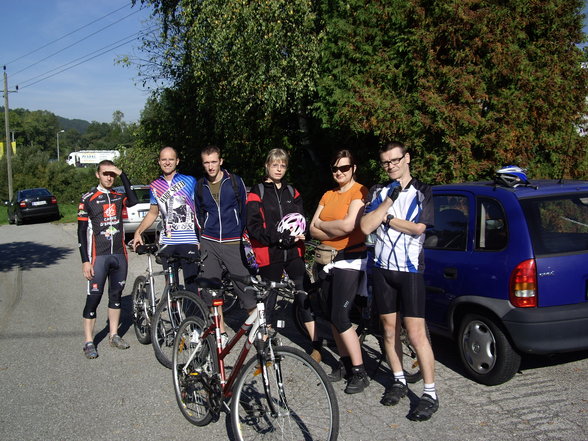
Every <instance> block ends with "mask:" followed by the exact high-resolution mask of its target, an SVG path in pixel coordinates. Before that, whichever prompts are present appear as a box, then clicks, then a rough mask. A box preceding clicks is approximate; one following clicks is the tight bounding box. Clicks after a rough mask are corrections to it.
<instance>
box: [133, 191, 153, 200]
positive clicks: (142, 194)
mask: <svg viewBox="0 0 588 441" xmlns="http://www.w3.org/2000/svg"><path fill="white" fill-rule="evenodd" d="M135 194H136V195H137V199H138V200H139V202H147V203H149V201H150V196H149V189H148V188H137V189H135Z"/></svg>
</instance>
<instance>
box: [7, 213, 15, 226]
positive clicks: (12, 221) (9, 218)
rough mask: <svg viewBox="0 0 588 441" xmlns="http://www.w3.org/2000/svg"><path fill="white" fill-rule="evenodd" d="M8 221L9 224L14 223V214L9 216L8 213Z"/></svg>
mask: <svg viewBox="0 0 588 441" xmlns="http://www.w3.org/2000/svg"><path fill="white" fill-rule="evenodd" d="M8 223H9V224H10V225H12V224H14V216H11V215H10V214H9V215H8Z"/></svg>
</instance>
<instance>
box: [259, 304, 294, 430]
mask: <svg viewBox="0 0 588 441" xmlns="http://www.w3.org/2000/svg"><path fill="white" fill-rule="evenodd" d="M257 313H258V317H259V328H258V330H257V333H256V339H255V343H254V345H255V348H256V349H257V359H258V361H259V365H260V368H261V377H262V381H263V390H264V392H265V398H266V400H267V404H268V407H269V411H270V415H271V416H272V418H276V417H278V416H283V415H281V414H280V412H279V410H278V409H285V410H286V413H290V411H289V409H288V403H287V402H286V394H285V392H284V381H283V377H282V367H281V364H280V361H281V360H280V359H279V358H277V357H276V354H275V353H274V350H273V346H272V344H271V339H269V336H268V333H267V326H266V318H265V305H264V304H263V303H259V304H258V305H257ZM268 362H269V363H268ZM268 364H269V365H271V366H272V368H273V369H274V371H275V374H276V386H277V389H278V397H279V401H278V408H276V406H275V404H274V400H273V399H272V394H271V384H270V379H269V375H268Z"/></svg>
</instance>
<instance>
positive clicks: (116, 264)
mask: <svg viewBox="0 0 588 441" xmlns="http://www.w3.org/2000/svg"><path fill="white" fill-rule="evenodd" d="M117 176H120V178H121V180H122V183H123V186H124V188H125V192H126V193H125V194H126V195H125V194H121V193H117V192H115V191H114V190H112V186H113V184H114V181H115V179H116V177H117ZM96 177H97V178H98V181H99V185H98V186H97V187H95V188H93V189H92V190H90V191H89V192H88V193H86V194H85V195H83V196H82V200H81V202H80V205H79V207H78V242H79V248H80V255H81V257H82V272H83V274H84V277H85V278H86V279H87V280H88V291H87V296H86V306H85V307H84V311H83V314H82V315H83V318H84V337H85V340H84V348H83V349H84V355H85V356H86V357H87V358H96V357H98V352H97V351H96V346H95V345H94V341H93V340H94V326H95V324H96V309H97V308H98V304H99V303H100V299H101V298H102V294H103V292H104V286H105V284H106V279H109V288H108V322H109V329H110V337H109V339H110V344H111V346H114V347H116V348H119V349H127V348H128V347H129V345H128V343H127V342H125V341H124V340H123V339H122V338H121V337H120V336H119V335H118V325H119V321H120V308H121V300H120V299H121V294H122V291H123V288H124V286H125V281H126V278H127V253H126V248H125V243H124V237H125V235H124V230H123V219H122V210H123V208H124V207H132V206H133V205H135V204H136V203H137V202H138V201H137V197H136V195H135V192H134V191H132V190H131V184H130V182H129V180H128V179H127V177H126V175H125V174H124V173H122V171H121V170H120V169H119V168H118V167H116V166H115V165H114V163H113V162H112V161H108V160H105V161H102V162H100V164H98V169H97V171H96Z"/></svg>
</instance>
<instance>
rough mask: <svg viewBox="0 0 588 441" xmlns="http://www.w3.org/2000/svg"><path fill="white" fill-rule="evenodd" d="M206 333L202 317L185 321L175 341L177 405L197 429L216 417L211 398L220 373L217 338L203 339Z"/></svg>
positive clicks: (174, 366) (174, 369)
mask: <svg viewBox="0 0 588 441" xmlns="http://www.w3.org/2000/svg"><path fill="white" fill-rule="evenodd" d="M205 329H206V325H205V323H204V321H202V319H200V318H198V317H188V318H187V319H186V320H184V321H183V322H182V324H181V325H180V327H179V329H178V332H177V335H176V338H175V339H174V347H173V356H172V371H173V374H174V391H175V393H176V401H177V403H178V406H179V408H180V411H181V412H182V415H184V418H186V419H187V420H188V421H190V422H191V423H192V424H194V425H196V426H205V425H207V424H208V423H210V421H211V420H212V418H213V416H214V414H215V413H214V411H213V409H212V402H213V400H214V399H216V397H213V396H211V395H212V394H214V392H213V387H212V379H213V376H214V375H215V374H216V372H217V371H218V368H217V356H216V349H215V348H216V347H215V341H214V336H213V335H209V336H208V337H207V338H205V339H202V337H201V335H202V333H203V331H204V330H205ZM218 393H220V390H218ZM219 398H220V397H219Z"/></svg>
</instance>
